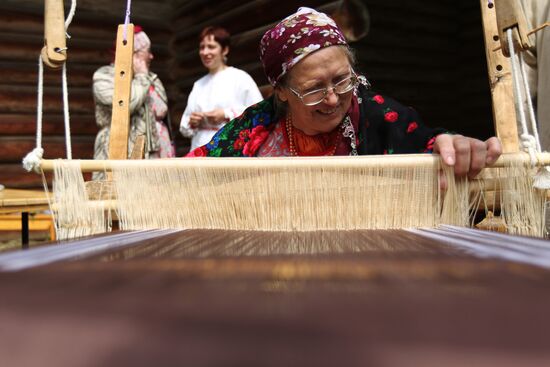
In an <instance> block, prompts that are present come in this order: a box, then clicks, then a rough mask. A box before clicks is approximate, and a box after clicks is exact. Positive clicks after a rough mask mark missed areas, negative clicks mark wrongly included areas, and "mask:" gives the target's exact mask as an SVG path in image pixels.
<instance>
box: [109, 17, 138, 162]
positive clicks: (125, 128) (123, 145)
mask: <svg viewBox="0 0 550 367" xmlns="http://www.w3.org/2000/svg"><path fill="white" fill-rule="evenodd" d="M127 27H128V29H127V30H126V40H125V39H124V28H125V25H119V26H118V32H117V40H116V54H115V76H114V78H115V80H114V84H115V86H114V88H115V89H114V93H113V113H112V117H111V134H110V137H109V159H127V158H128V133H129V131H130V96H131V86H132V79H133V77H134V75H133V61H132V60H133V55H134V25H133V24H128V26H127Z"/></svg>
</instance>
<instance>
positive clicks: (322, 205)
mask: <svg viewBox="0 0 550 367" xmlns="http://www.w3.org/2000/svg"><path fill="white" fill-rule="evenodd" d="M481 3H482V8H483V9H484V11H483V17H484V20H486V19H488V18H487V14H486V11H485V10H486V9H485V6H484V5H486V4H485V3H486V1H485V0H481ZM484 24H485V26H486V28H485V29H486V33H487V32H488V31H487V24H488V22H487V21H485V22H484ZM127 40H133V27H132V26H131V24H130V25H128V24H126V25H121V26H119V29H118V36H117V48H116V57H115V70H116V72H115V77H116V78H117V79H116V80H115V98H114V99H113V120H112V126H111V143H110V158H116V159H110V160H107V161H79V160H42V161H41V164H40V168H41V169H42V170H43V171H54V181H53V195H52V197H51V207H52V211H53V213H54V214H55V223H56V230H57V236H58V238H60V239H67V238H75V237H81V236H85V235H90V234H96V233H102V232H108V231H110V230H111V228H112V216H113V213H114V215H115V216H116V218H117V219H118V221H119V228H120V229H123V230H135V229H152V228H211V229H214V228H217V229H232V230H273V231H315V230H325V229H336V230H356V229H392V228H417V227H437V226H439V225H442V224H450V225H458V226H471V225H473V224H474V222H475V220H476V218H477V217H478V214H479V212H480V211H485V213H486V214H489V217H491V218H489V219H490V222H489V224H488V225H487V227H488V228H490V229H496V230H501V231H506V232H508V233H512V234H522V235H533V236H542V235H543V234H544V207H545V200H546V190H539V189H535V188H533V185H534V181H535V179H536V173H537V171H539V170H540V169H541V167H543V166H545V165H548V164H550V155H549V154H547V153H539V154H538V155H537V164H533V159H532V156H531V157H529V156H528V155H527V154H525V153H518V152H517V148H510V147H513V146H515V147H517V138H516V139H515V141H514V140H513V139H514V136H517V129H515V130H514V131H511V129H512V128H511V126H512V125H511V124H510V122H509V118H508V117H506V116H510V114H512V116H513V115H514V114H513V113H512V112H507V114H506V116H505V117H506V126H504V123H503V120H502V119H503V118H504V117H502V118H501V115H498V114H497V111H499V110H498V109H496V108H495V123H496V124H497V129H496V131H497V134H498V135H499V136H500V137H501V139H503V141H504V147H505V151H506V152H508V154H505V155H503V156H502V157H501V158H500V159H499V160H498V161H497V163H496V164H495V166H494V167H492V168H490V169H486V170H484V172H483V173H482V174H481V175H480V176H479V177H478V178H476V179H473V180H469V179H466V178H464V179H455V176H454V174H453V173H452V170H451V169H449V168H448V167H445V166H444V165H443V164H442V163H441V161H440V158H439V156H437V155H429V154H417V155H396V156H362V157H310V158H295V157H293V158H246V159H242V158H193V159H161V160H126V155H127V139H128V128H129V121H130V118H129V117H130V116H129V109H128V102H129V101H128V99H129V95H130V81H131V76H132V63H131V57H132V52H131V50H132V47H131V46H132V44H131V42H127ZM488 49H489V48H488ZM499 52H500V51H499ZM491 57H492V56H491ZM491 57H489V51H488V60H489V63H490V65H491V62H492V61H491ZM490 72H491V71H490ZM501 86H502V83H501V84H497V88H492V91H493V97H494V101H495V103H497V101H500V100H501V98H500V97H495V96H497V95H500V94H501V93H508V92H509V86H508V87H506V88H508V89H506V88H501ZM498 103H499V104H500V103H501V102H498ZM504 105H508V106H509V105H510V104H509V103H504ZM514 124H515V120H514ZM514 126H515V125H514ZM512 130H513V129H512ZM510 139H512V142H511V143H510ZM514 144H515V145H514ZM510 152H513V153H510ZM95 171H100V172H106V173H107V175H106V177H107V180H105V181H99V182H94V183H90V184H87V183H85V182H84V179H83V175H82V174H83V172H95ZM442 179H443V180H444V181H442ZM442 182H444V183H445V184H444V185H443V186H445V188H444V189H442V187H443V186H442ZM90 188H93V189H92V190H91V189H90ZM493 210H497V211H498V212H499V216H498V217H496V218H495V217H492V214H490V213H489V211H493Z"/></svg>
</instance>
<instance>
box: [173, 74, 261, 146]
mask: <svg viewBox="0 0 550 367" xmlns="http://www.w3.org/2000/svg"><path fill="white" fill-rule="evenodd" d="M261 100H262V95H261V93H260V90H259V89H258V86H256V83H255V82H254V80H253V79H252V77H251V76H250V75H248V74H247V73H246V72H245V71H242V70H240V69H237V68H234V67H231V66H229V67H227V68H225V69H223V70H221V71H219V72H217V73H215V74H207V75H205V76H203V77H202V78H200V79H199V80H197V81H196V82H195V84H193V89H192V90H191V93H190V94H189V98H188V100H187V107H186V108H185V112H184V113H183V116H182V117H181V122H180V132H181V133H182V135H183V136H186V137H192V140H191V150H193V149H195V148H197V147H200V146H202V145H204V144H207V143H208V142H209V141H210V140H211V139H212V137H213V136H214V134H215V133H216V131H217V130H218V129H220V128H221V127H222V126H223V125H224V124H220V125H215V126H213V125H211V124H209V123H208V122H206V121H205V122H203V123H202V124H201V126H200V128H198V129H192V128H191V127H190V126H189V117H190V116H191V113H192V112H208V111H212V110H215V109H217V108H222V109H223V110H224V112H225V117H226V118H228V119H229V120H232V119H234V118H235V117H237V116H239V115H240V114H241V113H242V112H243V111H244V110H245V109H246V108H247V107H248V106H250V105H253V104H255V103H258V102H260V101H261Z"/></svg>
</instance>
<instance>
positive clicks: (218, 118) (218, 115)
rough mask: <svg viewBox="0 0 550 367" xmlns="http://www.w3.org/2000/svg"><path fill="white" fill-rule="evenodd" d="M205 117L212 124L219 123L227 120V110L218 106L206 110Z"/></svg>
mask: <svg viewBox="0 0 550 367" xmlns="http://www.w3.org/2000/svg"><path fill="white" fill-rule="evenodd" d="M204 117H206V119H207V120H208V122H209V123H210V124H212V125H219V124H221V123H222V122H226V121H227V118H226V117H225V111H224V110H223V109H222V108H217V109H215V110H212V111H209V112H205V113H204Z"/></svg>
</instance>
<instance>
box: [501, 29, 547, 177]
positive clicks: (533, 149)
mask: <svg viewBox="0 0 550 367" xmlns="http://www.w3.org/2000/svg"><path fill="white" fill-rule="evenodd" d="M506 37H507V39H508V47H509V48H510V63H511V65H512V77H513V80H514V83H513V85H514V96H515V98H516V105H517V108H518V115H519V116H518V118H519V122H520V125H521V135H520V138H521V146H522V148H523V150H525V151H526V152H527V153H529V157H531V165H533V166H534V165H535V164H536V163H537V157H536V153H537V147H538V146H540V145H537V142H536V138H535V137H534V136H533V135H531V134H529V129H528V128H527V121H526V116H525V109H524V106H523V101H524V96H523V93H522V90H521V87H520V81H519V70H518V69H519V66H518V60H517V58H516V53H515V49H514V42H513V40H512V29H511V28H510V29H508V30H507V31H506ZM539 151H540V148H539Z"/></svg>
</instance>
